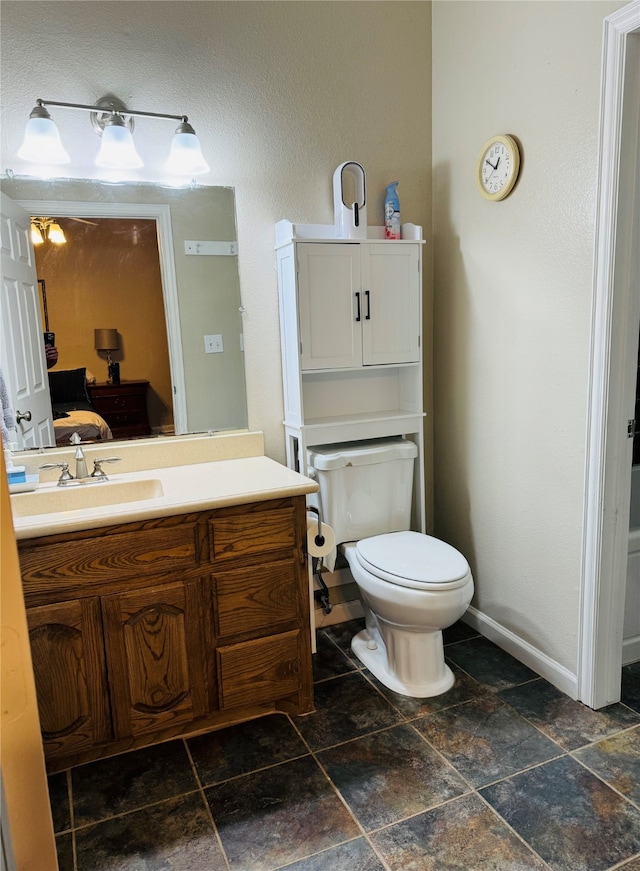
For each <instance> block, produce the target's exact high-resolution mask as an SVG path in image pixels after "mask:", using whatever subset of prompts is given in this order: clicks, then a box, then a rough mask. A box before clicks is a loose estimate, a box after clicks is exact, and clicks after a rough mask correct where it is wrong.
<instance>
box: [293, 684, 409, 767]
mask: <svg viewBox="0 0 640 871" xmlns="http://www.w3.org/2000/svg"><path fill="white" fill-rule="evenodd" d="M314 699H315V705H316V710H315V712H314V713H312V714H307V715H306V716H301V717H296V718H295V723H296V726H297V727H298V729H300V732H301V733H302V735H303V737H304V738H305V740H306V741H308V743H309V745H310V746H311V747H312V749H314V750H319V749H320V748H322V747H330V746H331V745H333V744H340V743H342V742H343V741H350V740H351V739H352V738H359V737H360V736H361V735H366V734H367V733H369V732H375V731H377V730H378V729H384V728H385V727H386V726H393V725H394V724H395V723H398V722H400V721H401V720H402V715H401V714H399V713H398V711H396V710H395V709H394V708H392V707H391V705H390V704H389V703H388V702H387V701H385V699H384V698H383V697H382V696H381V695H380V693H379V692H377V690H375V689H374V688H373V687H372V686H371V684H370V683H369V682H368V681H367V680H366V679H365V678H364V677H363V676H362V675H361V674H360V673H359V672H356V673H354V674H348V675H345V676H344V677H336V678H333V680H327V681H322V682H321V683H319V684H316V685H315V687H314Z"/></svg>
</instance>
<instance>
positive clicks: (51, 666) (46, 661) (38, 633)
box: [27, 597, 111, 758]
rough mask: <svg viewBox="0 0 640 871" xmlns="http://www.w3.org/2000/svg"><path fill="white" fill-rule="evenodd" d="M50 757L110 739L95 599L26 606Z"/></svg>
mask: <svg viewBox="0 0 640 871" xmlns="http://www.w3.org/2000/svg"><path fill="white" fill-rule="evenodd" d="M27 621H28V624H29V638H30V641H31V656H32V659H33V671H34V675H35V682H36V693H37V696H38V711H39V714H40V727H41V729H42V739H43V743H44V748H45V753H46V756H47V758H54V757H56V756H63V755H65V754H67V753H75V752H79V751H81V750H87V749H89V748H91V747H93V746H94V745H95V744H100V743H102V742H104V741H108V740H109V739H110V738H111V720H110V715H109V702H108V695H107V677H106V668H105V656H104V645H103V636H102V621H101V616H100V605H99V600H98V599H97V598H96V597H91V598H87V599H81V600H77V601H70V602H63V603H62V604H57V605H43V606H41V607H39V608H29V609H28V610H27Z"/></svg>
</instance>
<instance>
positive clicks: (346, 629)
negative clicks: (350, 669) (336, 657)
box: [322, 617, 364, 668]
mask: <svg viewBox="0 0 640 871" xmlns="http://www.w3.org/2000/svg"><path fill="white" fill-rule="evenodd" d="M362 629H364V617H358V618H357V619H355V620H346V621H345V622H344V623H335V624H334V625H333V626H325V627H324V628H323V630H322V631H323V632H325V633H326V635H327V638H330V639H331V640H332V641H333V642H334V644H337V645H338V647H339V648H340V650H341V651H342V652H343V653H344V654H346V656H348V657H349V659H351V660H352V662H353V664H354V665H355V667H356V668H362V667H363V666H362V663H361V662H360V660H359V659H358V657H357V656H356V655H355V654H354V653H353V652H352V650H351V639H352V638H353V636H354V635H357V634H358V632H360V631H361V630H362Z"/></svg>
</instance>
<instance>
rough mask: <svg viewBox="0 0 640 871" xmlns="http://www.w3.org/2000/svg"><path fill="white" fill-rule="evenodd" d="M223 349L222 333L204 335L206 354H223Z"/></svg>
mask: <svg viewBox="0 0 640 871" xmlns="http://www.w3.org/2000/svg"><path fill="white" fill-rule="evenodd" d="M223 351H224V347H223V345H222V336H221V335H220V334H217V335H215V336H205V337H204V352H205V354H222V352H223Z"/></svg>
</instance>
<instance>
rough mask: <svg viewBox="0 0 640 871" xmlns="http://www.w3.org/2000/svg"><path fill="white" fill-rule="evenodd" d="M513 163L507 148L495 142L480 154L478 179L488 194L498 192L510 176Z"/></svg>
mask: <svg viewBox="0 0 640 871" xmlns="http://www.w3.org/2000/svg"><path fill="white" fill-rule="evenodd" d="M512 172H513V163H512V160H511V153H510V151H509V149H508V148H507V147H506V146H505V145H503V143H502V142H495V143H494V144H493V145H492V146H491V147H490V148H488V149H487V150H486V151H485V153H484V154H483V156H482V167H481V169H480V179H481V182H482V187H483V188H484V189H485V190H486V192H487V193H488V194H497V193H499V192H500V191H501V190H502V189H503V188H504V186H505V185H506V183H507V182H508V181H509V179H510V178H511V174H512Z"/></svg>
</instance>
